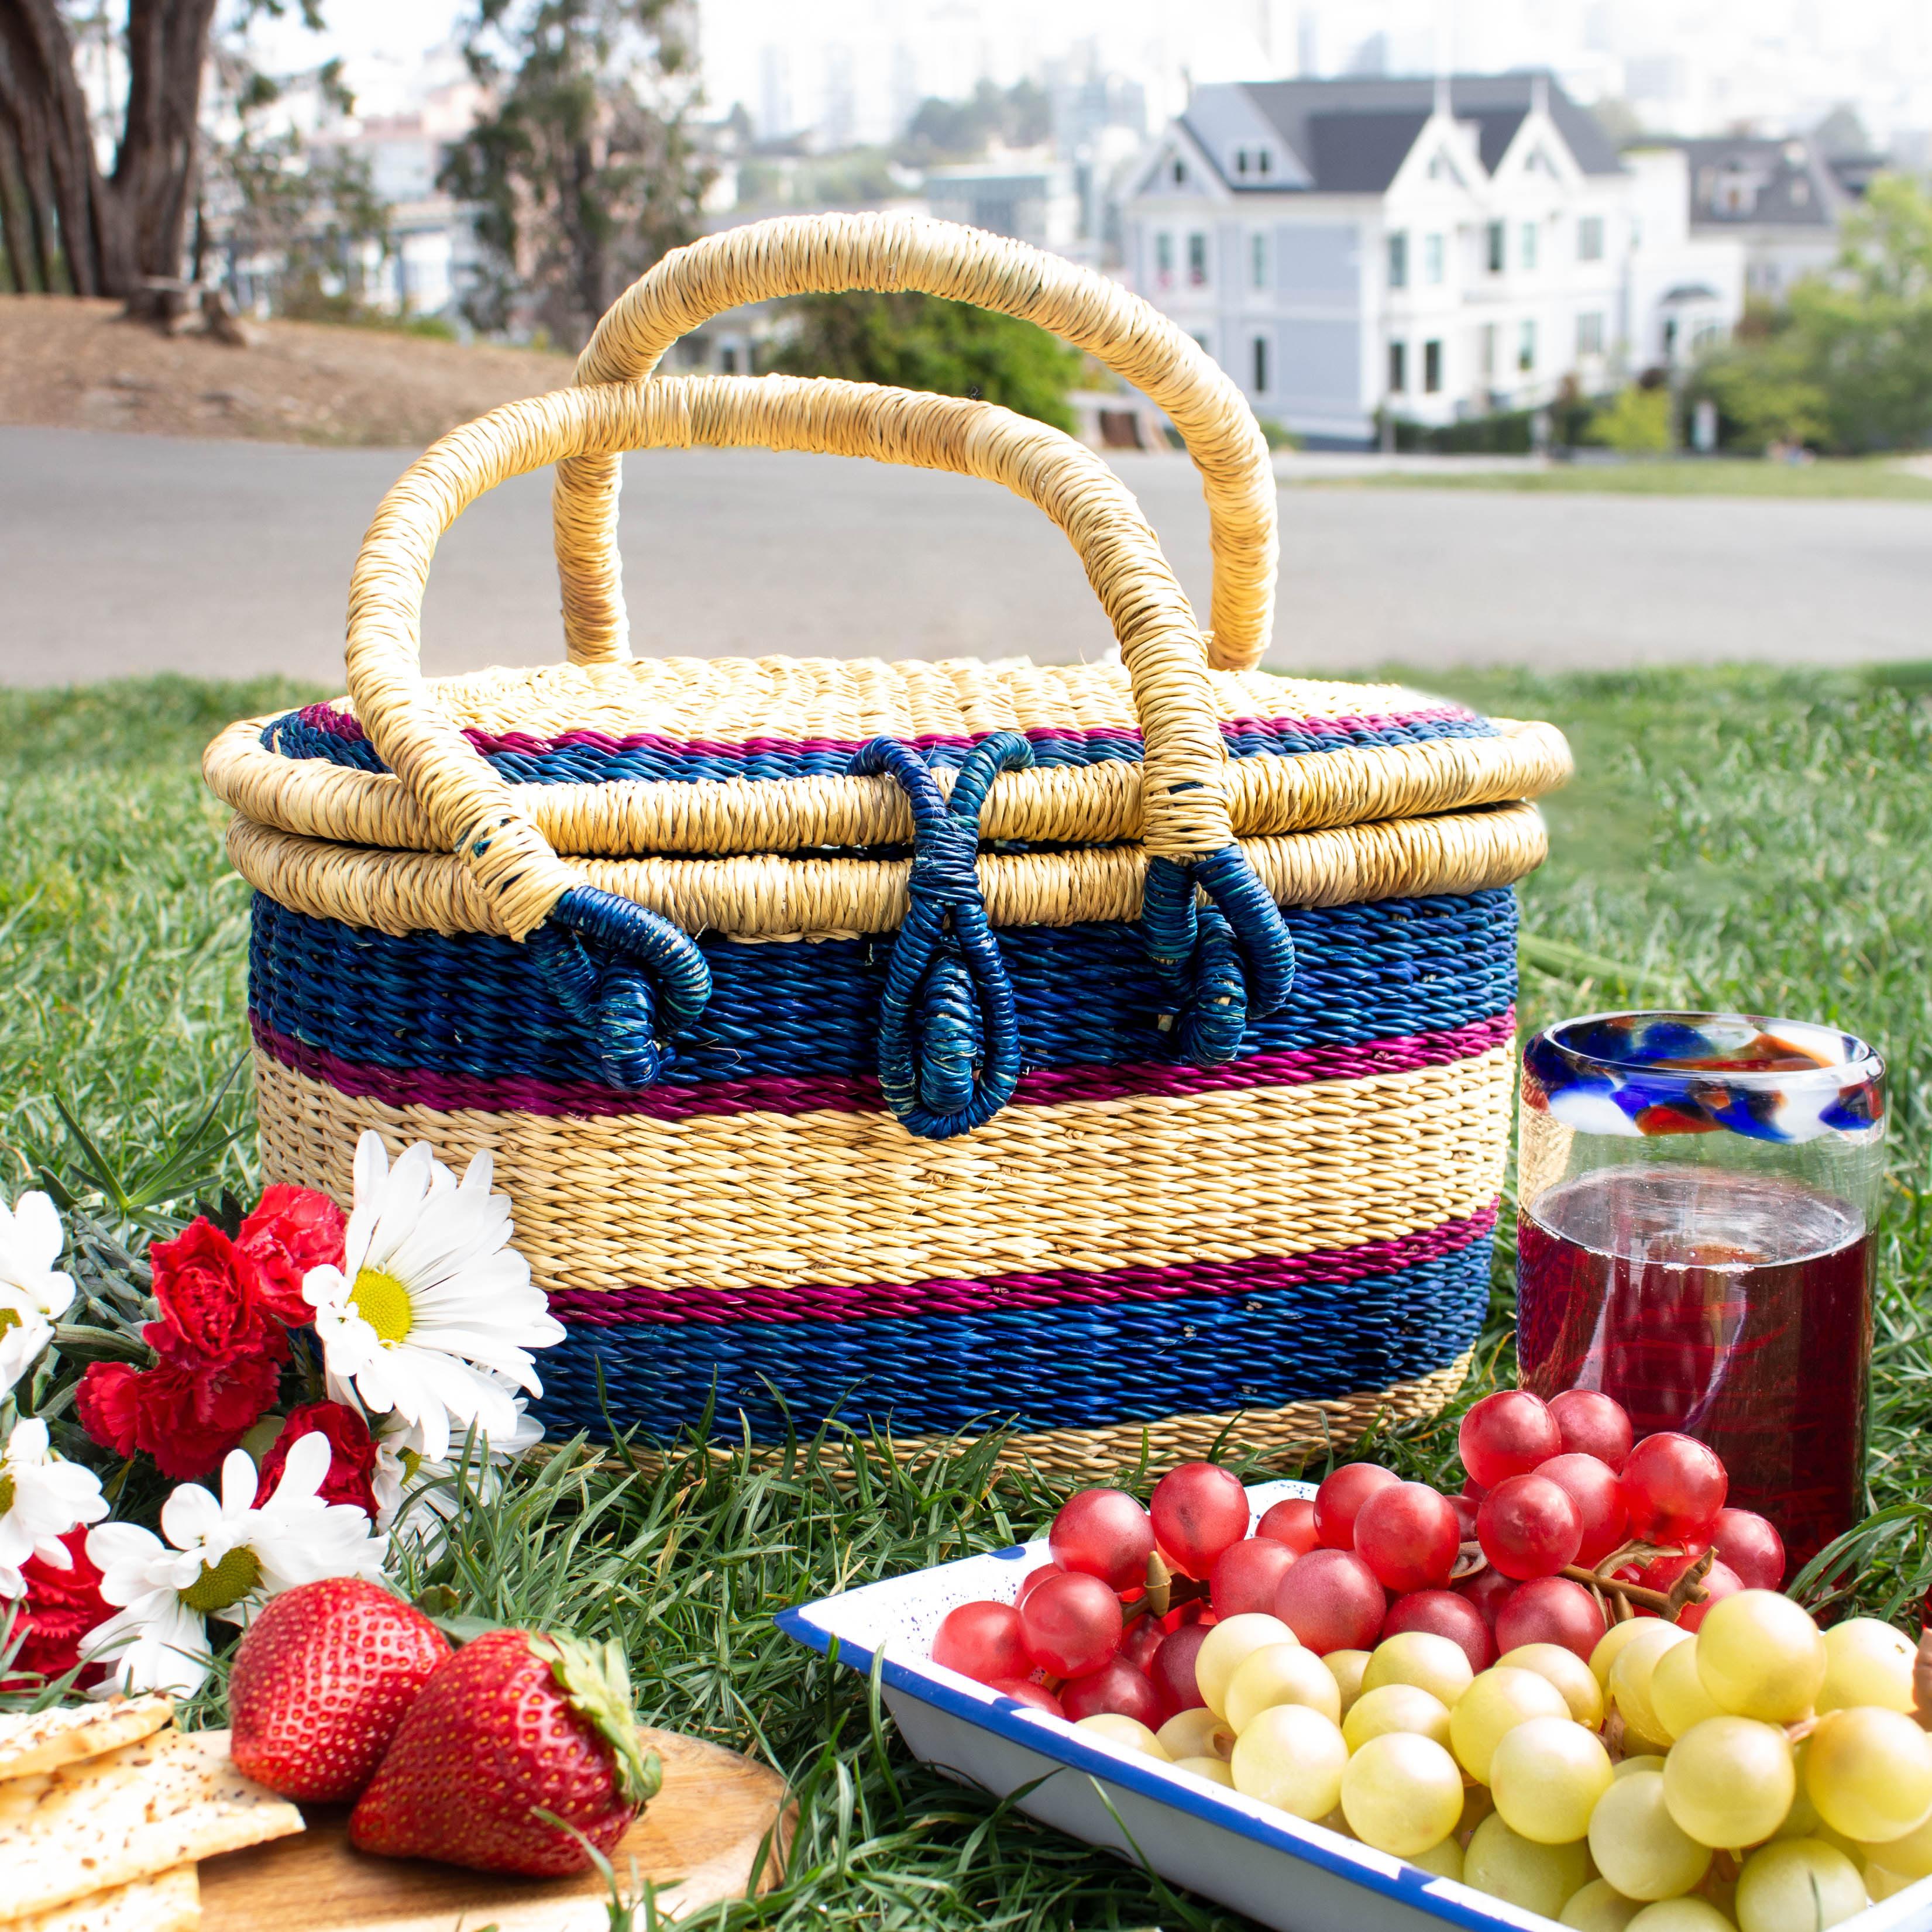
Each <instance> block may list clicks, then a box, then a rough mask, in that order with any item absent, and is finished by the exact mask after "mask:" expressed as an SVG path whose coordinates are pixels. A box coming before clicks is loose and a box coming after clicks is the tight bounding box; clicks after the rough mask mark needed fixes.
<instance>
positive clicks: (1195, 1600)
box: [1121, 1550, 1208, 1625]
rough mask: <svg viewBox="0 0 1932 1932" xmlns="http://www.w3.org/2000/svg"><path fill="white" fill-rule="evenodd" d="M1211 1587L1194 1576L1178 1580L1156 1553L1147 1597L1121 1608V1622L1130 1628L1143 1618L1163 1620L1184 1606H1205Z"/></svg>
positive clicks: (1150, 1564) (1151, 1562) (1150, 1559)
mask: <svg viewBox="0 0 1932 1932" xmlns="http://www.w3.org/2000/svg"><path fill="white" fill-rule="evenodd" d="M1206 1601H1208V1586H1207V1585H1206V1584H1205V1583H1196V1581H1195V1580H1194V1579H1193V1577H1177V1576H1176V1575H1175V1574H1174V1572H1173V1571H1172V1570H1170V1569H1169V1568H1168V1567H1167V1565H1166V1564H1165V1563H1164V1562H1162V1560H1161V1554H1160V1551H1159V1550H1155V1551H1154V1553H1152V1554H1151V1556H1149V1557H1148V1567H1147V1594H1146V1595H1145V1596H1144V1597H1136V1598H1135V1599H1134V1601H1133V1602H1132V1603H1131V1604H1122V1605H1121V1622H1122V1623H1123V1624H1124V1625H1125V1624H1130V1623H1132V1622H1133V1620H1134V1619H1135V1618H1136V1617H1138V1616H1143V1615H1145V1616H1157V1617H1164V1616H1166V1615H1167V1613H1168V1612H1169V1610H1178V1609H1179V1608H1180V1607H1181V1605H1182V1604H1205V1602H1206Z"/></svg>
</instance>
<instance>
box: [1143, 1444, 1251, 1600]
mask: <svg viewBox="0 0 1932 1932" xmlns="http://www.w3.org/2000/svg"><path fill="white" fill-rule="evenodd" d="M1148 1510H1149V1511H1150V1512H1151V1514H1152V1515H1153V1517H1154V1535H1156V1536H1157V1537H1158V1538H1160V1547H1161V1548H1162V1549H1163V1550H1165V1551H1166V1553H1167V1554H1168V1555H1169V1556H1170V1557H1172V1559H1174V1561H1175V1564H1176V1565H1177V1566H1178V1568H1180V1569H1181V1570H1182V1571H1184V1572H1185V1573H1186V1574H1187V1575H1188V1576H1190V1577H1205V1576H1206V1575H1208V1573H1209V1572H1210V1571H1211V1570H1212V1569H1213V1568H1214V1559H1215V1558H1216V1557H1217V1556H1220V1553H1222V1551H1223V1550H1226V1548H1227V1547H1228V1546H1229V1544H1231V1543H1238V1542H1240V1541H1241V1538H1243V1537H1244V1536H1246V1535H1247V1533H1248V1493H1247V1490H1244V1489H1243V1488H1242V1487H1241V1482H1240V1481H1239V1479H1238V1478H1236V1477H1235V1476H1232V1475H1230V1474H1229V1472H1227V1471H1226V1469H1223V1468H1221V1467H1220V1465H1219V1464H1218V1463H1180V1464H1178V1465H1177V1466H1175V1468H1173V1469H1170V1470H1169V1471H1168V1472H1167V1474H1166V1475H1164V1476H1163V1477H1162V1478H1161V1479H1160V1481H1159V1482H1158V1483H1157V1484H1155V1485H1154V1496H1153V1499H1152V1500H1151V1502H1149V1504H1148Z"/></svg>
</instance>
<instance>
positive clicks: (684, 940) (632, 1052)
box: [527, 886, 711, 1088]
mask: <svg viewBox="0 0 1932 1932" xmlns="http://www.w3.org/2000/svg"><path fill="white" fill-rule="evenodd" d="M527 944H528V945H529V948H530V950H531V951H532V953H534V954H535V956H536V962H537V966H538V970H539V971H541V973H542V974H543V976H544V980H545V982H546V983H547V985H548V986H549V987H550V992H551V994H552V995H553V996H554V998H556V1003H557V1004H558V1005H559V1006H560V1007H562V1009H563V1010H564V1011H565V1013H568V1015H569V1016H571V1019H574V1020H575V1021H577V1022H578V1023H579V1024H580V1025H581V1026H582V1027H583V1029H584V1031H585V1032H586V1034H587V1035H588V1036H589V1039H590V1040H591V1043H592V1046H593V1049H594V1051H595V1054H596V1056H597V1061H598V1066H599V1067H601V1069H602V1070H603V1073H604V1079H606V1080H607V1081H608V1082H610V1085H612V1086H613V1087H616V1088H634V1087H649V1086H652V1085H655V1082H656V1081H657V1079H658V1075H659V1074H660V1073H661V1072H662V1071H663V1069H664V1058H665V1056H666V1055H667V1052H668V1051H669V1049H668V1048H667V1046H666V1044H665V1040H666V1037H667V1036H668V1035H670V1034H675V1033H677V1032H679V1031H682V1029H683V1028H685V1027H688V1026H689V1025H691V1022H693V1021H694V1020H695V1019H697V1016H698V1015H699V1014H700V1013H703V1010H704V1007H705V1002H706V1001H708V1000H709V998H710V997H711V969H710V968H709V966H707V965H706V964H705V962H704V956H703V953H700V952H699V951H698V950H697V947H695V946H694V944H692V943H691V941H690V939H689V938H688V937H687V936H686V935H685V934H683V933H682V932H679V930H678V929H677V928H676V926H673V925H672V924H671V922H670V920H669V919H662V918H660V917H659V916H658V914H657V913H654V912H646V910H644V908H643V907H642V906H640V905H633V904H631V901H629V900H628V899H625V898H619V897H618V896H617V895H616V893H614V892H599V891H598V889H596V887H595V886H572V887H571V889H570V890H569V891H568V892H565V894H564V895H563V896H562V898H560V899H559V900H558V901H557V902H556V904H555V905H554V906H553V907H551V908H550V917H549V918H548V919H546V920H545V921H544V923H543V924H542V925H541V926H539V927H538V929H536V931H535V932H533V933H532V934H531V935H530V936H529V941H527Z"/></svg>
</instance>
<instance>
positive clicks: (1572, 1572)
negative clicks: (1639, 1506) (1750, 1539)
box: [1559, 1542, 1718, 1624]
mask: <svg viewBox="0 0 1932 1932" xmlns="http://www.w3.org/2000/svg"><path fill="white" fill-rule="evenodd" d="M1683 1554H1684V1552H1683V1551H1682V1550H1665V1549H1661V1548H1659V1547H1658V1546H1657V1545H1655V1544H1649V1543H1634V1542H1633V1543H1626V1544H1625V1545H1624V1546H1623V1547H1622V1549H1621V1550H1612V1551H1611V1552H1610V1555H1609V1556H1606V1557H1605V1558H1604V1559H1603V1561H1602V1562H1601V1563H1599V1564H1598V1565H1597V1567H1596V1568H1595V1569H1594V1570H1586V1569H1585V1568H1583V1565H1581V1564H1580V1563H1572V1564H1570V1565H1567V1566H1566V1567H1565V1568H1564V1569H1563V1570H1562V1571H1561V1572H1560V1573H1559V1574H1562V1575H1563V1576H1565V1577H1568V1578H1569V1579H1570V1580H1571V1582H1572V1583H1582V1584H1585V1585H1587V1586H1589V1588H1590V1589H1593V1590H1595V1591H1596V1592H1598V1595H1600V1596H1607V1597H1612V1598H1616V1615H1617V1621H1618V1622H1619V1623H1622V1622H1627V1621H1628V1619H1629V1618H1630V1617H1631V1616H1632V1615H1634V1612H1633V1611H1632V1610H1631V1605H1632V1604H1637V1605H1640V1606H1641V1607H1643V1609H1645V1610H1655V1612H1656V1613H1657V1614H1658V1616H1660V1617H1661V1618H1663V1619H1664V1620H1665V1621H1666V1622H1669V1623H1673V1624H1674V1623H1675V1622H1677V1620H1678V1619H1679V1617H1680V1616H1682V1614H1683V1613H1684V1612H1685V1611H1686V1610H1688V1609H1689V1608H1690V1607H1691V1605H1692V1604H1701V1603H1703V1602H1704V1601H1706V1599H1707V1598H1709V1595H1710V1594H1711V1593H1710V1592H1709V1591H1708V1590H1707V1589H1705V1587H1704V1579H1705V1578H1706V1577H1708V1576H1709V1574H1711V1565H1712V1564H1713V1563H1714V1562H1716V1561H1717V1556H1718V1553H1717V1551H1716V1550H1715V1549H1713V1550H1706V1551H1705V1552H1704V1553H1703V1556H1700V1557H1699V1558H1698V1559H1697V1562H1694V1564H1692V1565H1691V1567H1690V1568H1689V1569H1688V1570H1686V1571H1685V1572H1684V1574H1683V1575H1682V1576H1681V1577H1679V1578H1678V1579H1677V1580H1676V1582H1675V1583H1673V1584H1672V1585H1671V1586H1670V1589H1667V1590H1653V1589H1651V1588H1650V1587H1649V1586H1648V1585H1647V1584H1643V1583H1622V1582H1620V1581H1619V1580H1618V1579H1617V1578H1616V1577H1614V1576H1613V1575H1612V1574H1610V1573H1611V1572H1612V1571H1614V1570H1616V1569H1617V1568H1619V1566H1620V1565H1623V1564H1625V1563H1628V1562H1631V1560H1632V1559H1636V1560H1637V1561H1639V1562H1649V1561H1652V1560H1653V1559H1657V1558H1660V1557H1665V1556H1682V1555H1683Z"/></svg>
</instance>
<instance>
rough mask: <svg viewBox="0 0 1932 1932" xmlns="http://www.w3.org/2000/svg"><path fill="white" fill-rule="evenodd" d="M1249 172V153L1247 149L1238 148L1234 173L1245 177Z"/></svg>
mask: <svg viewBox="0 0 1932 1932" xmlns="http://www.w3.org/2000/svg"><path fill="white" fill-rule="evenodd" d="M1247 171H1248V151H1247V148H1236V149H1235V173H1237V174H1238V175H1244V174H1246V173H1247Z"/></svg>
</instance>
